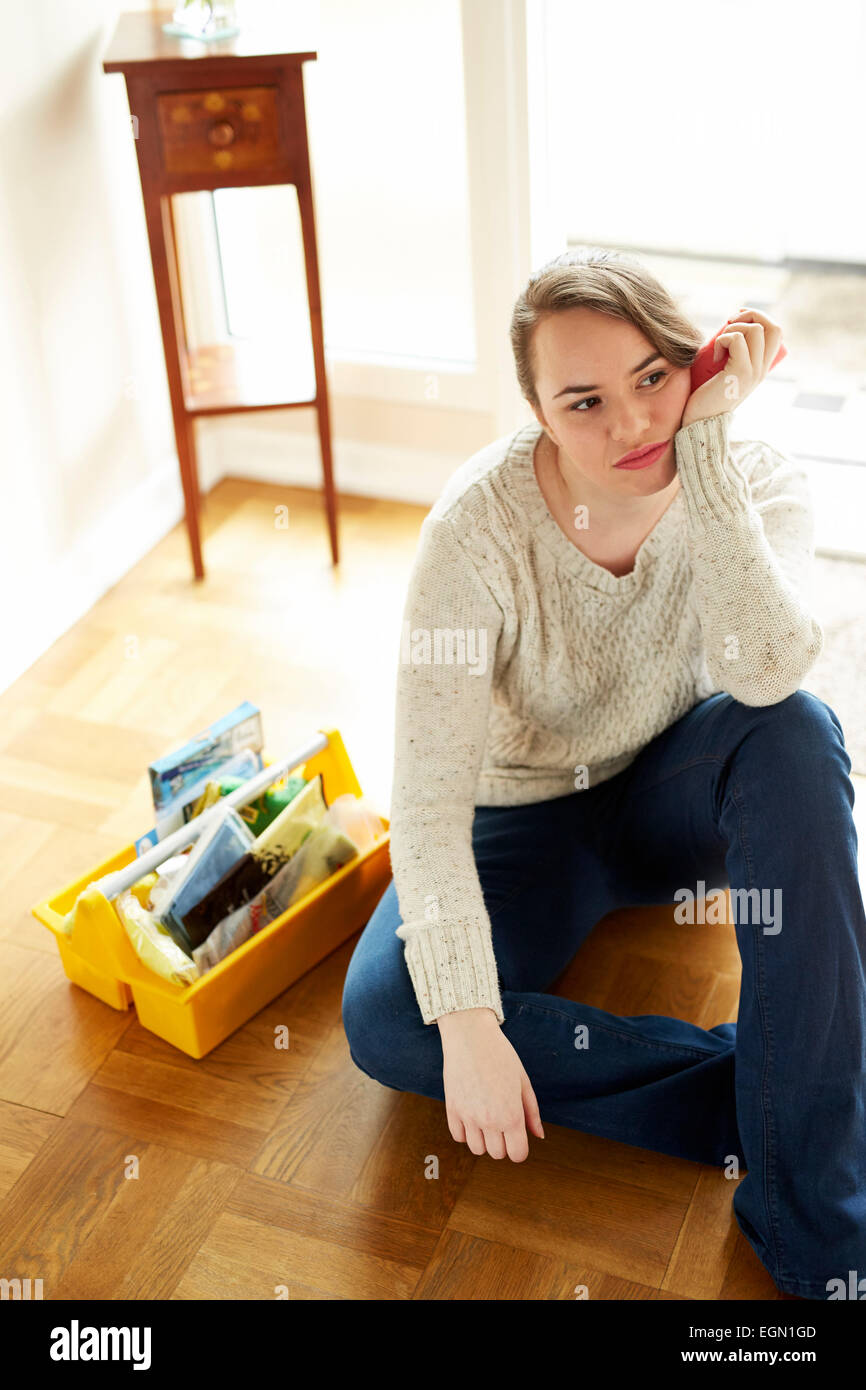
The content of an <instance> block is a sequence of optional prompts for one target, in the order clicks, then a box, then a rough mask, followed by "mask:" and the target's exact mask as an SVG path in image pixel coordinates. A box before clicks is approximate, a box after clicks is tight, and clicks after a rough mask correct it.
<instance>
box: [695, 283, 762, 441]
mask: <svg viewBox="0 0 866 1390" xmlns="http://www.w3.org/2000/svg"><path fill="white" fill-rule="evenodd" d="M728 323H729V324H730V328H728V329H726V330H725V332H724V333H720V334H719V336H718V337H717V338H716V342H715V346H714V349H713V358H714V360H715V361H716V362H717V361H718V360H719V358H720V357H721V355H722V353H723V351H724V349H725V348H727V349H728V352H729V354H730V355H729V357H728V360H727V361H726V363H725V365H724V367H723V368H722V370H721V371H718V372H716V375H715V376H713V377H710V379H709V381H705V382H704V384H703V386H699V387H698V389H697V391H693V392H692V394H691V395H690V396H689V398H688V400H687V401H686V408H685V410H684V412H683V419H682V424H681V426H680V428H681V429H685V427H686V426H687V425H691V424H694V422H695V420H708V419H709V418H710V416H712V415H721V414H722V413H723V412H724V411H726V410H735V409H736V407H737V406H738V405H739V403H740V401H743V400H745V399H746V397H747V396H750V395H751V393H752V392H753V391H754V389H755V387H756V386H759V385H760V383H761V382H762V381H763V380H764V377H765V376H766V375H767V373H768V372H769V370H770V364H771V362H772V361H773V360H774V358H775V356H776V353H777V352H778V351H779V345H780V343H781V341H782V330H781V328H780V326H779V324H778V323H776V322H775V320H774V319H770V318H767V315H766V314H759V313H758V311H757V309H740V310H739V312H738V313H737V315H736V317H735V318H734V319H729V320H728Z"/></svg>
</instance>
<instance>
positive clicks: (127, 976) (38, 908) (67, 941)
mask: <svg viewBox="0 0 866 1390" xmlns="http://www.w3.org/2000/svg"><path fill="white" fill-rule="evenodd" d="M317 732H318V733H319V734H321V735H323V736H324V737H325V738H326V739H327V745H326V746H325V747H323V748H322V749H321V750H320V751H319V752H317V753H316V754H315V755H314V756H313V757H311V758H309V759H308V760H307V761H305V762H299V763H296V764H294V765H293V767H294V770H296V771H297V772H300V773H301V774H302V775H303V776H304V777H305V778H306V779H307V780H308V781H309V780H310V779H312V778H313V777H315V776H316V774H317V773H321V774H322V789H323V792H324V796H325V800H326V802H327V804H328V805H330V804H331V803H332V802H333V801H334V800H335V799H336V798H337V797H338V796H341V795H342V794H343V793H344V792H351V793H352V794H353V795H355V796H360V795H361V787H360V785H359V783H358V779H357V777H356V776H355V772H354V769H353V767H352V764H351V762H350V761H349V757H348V754H347V753H346V749H345V747H344V745H343V740H342V738H341V737H340V734H339V731H338V730H337V729H320V730H318V731H317ZM264 761H265V765H266V766H267V763H268V760H267V759H265V760H264ZM382 821H383V823H384V825H385V827H386V833H385V834H384V835H380V836H379V838H378V839H377V840H376V841H375V843H374V844H372V845H369V846H368V847H367V848H366V849H365V850H364V851H363V852H361V853H359V854H358V855H357V856H356V857H355V858H354V859H351V860H350V861H349V862H348V863H347V864H344V865H343V866H342V868H340V869H338V870H337V871H336V872H335V873H333V874H331V875H330V877H329V878H327V879H325V881H324V882H323V883H320V884H319V885H318V886H317V887H316V888H314V889H312V890H311V892H310V893H308V894H307V895H305V896H304V897H303V898H302V899H301V900H300V901H299V902H296V903H295V904H294V906H293V907H290V908H289V909H288V911H287V912H284V913H283V914H282V916H281V917H277V918H276V919H275V920H274V921H273V922H271V923H270V924H269V925H268V926H266V927H263V928H262V930H261V931H259V932H257V933H256V934H255V935H254V936H252V937H250V938H249V940H247V941H245V942H244V943H243V945H241V946H238V947H237V949H236V950H234V951H231V952H230V953H229V955H227V956H226V957H225V958H224V959H223V960H221V961H220V962H219V964H218V965H216V966H214V967H213V968H212V969H211V970H209V971H208V972H207V974H205V975H203V976H202V977H201V978H200V979H198V980H196V981H194V982H193V983H192V984H190V985H176V984H172V983H170V982H169V981H168V980H164V979H162V978H161V977H160V976H159V975H156V974H154V972H153V971H151V970H149V969H148V968H147V966H145V965H143V964H142V963H141V961H140V960H139V959H138V956H137V955H136V954H135V952H134V951H133V949H132V946H131V945H130V942H129V939H128V937H127V935H126V932H125V930H124V928H123V924H122V922H121V921H120V918H119V917H118V915H117V912H116V910H115V908H114V905H113V903H112V902H111V901H109V899H108V898H106V897H105V896H104V894H103V893H102V892H100V891H99V890H98V889H97V888H95V887H90V885H93V884H94V883H95V880H98V879H100V878H102V877H103V876H104V875H106V874H109V873H112V872H114V871H115V870H117V869H122V868H124V867H125V866H126V865H128V864H130V863H131V861H132V860H134V859H135V858H136V853H135V844H134V843H133V844H130V845H126V846H125V847H124V848H123V849H122V850H119V851H118V853H117V854H116V855H114V856H113V857H112V858H111V859H106V860H105V861H104V862H103V863H102V864H98V865H97V866H96V868H95V869H92V870H91V871H90V872H89V873H87V874H85V875H83V877H81V878H79V879H77V880H76V882H75V883H70V884H69V886H68V887H66V888H64V889H62V890H61V891H60V892H59V893H57V894H55V895H54V896H53V897H51V898H45V899H44V900H43V901H42V902H39V903H36V905H35V906H34V907H33V908H32V912H33V915H34V917H36V918H38V920H39V921H40V922H42V923H43V924H44V925H45V926H46V927H48V929H49V931H52V932H53V933H54V935H55V937H56V940H57V945H58V948H59V950H60V958H61V960H62V962H63V968H64V970H65V971H66V974H67V976H68V977H69V979H70V980H72V981H73V983H75V984H77V985H80V986H81V988H82V989H86V990H87V991H88V992H89V993H90V994H95V995H96V997H97V999H101V1000H102V1001H103V1002H104V1003H106V1004H110V1005H111V1006H112V1008H114V1009H128V1008H129V1006H130V1004H134V1005H135V1009H136V1013H137V1014H138V1021H139V1023H141V1024H142V1026H143V1027H144V1028H147V1029H149V1030H150V1032H152V1033H156V1034H157V1035H158V1036H159V1037H161V1038H164V1039H165V1040H166V1042H170V1043H171V1044H172V1045H173V1046H174V1047H177V1048H180V1050H181V1052H186V1053H187V1054H188V1056H190V1057H204V1056H205V1055H206V1053H208V1052H210V1051H211V1050H212V1049H213V1048H214V1047H216V1046H217V1045H218V1044H219V1043H221V1042H222V1041H223V1040H224V1039H225V1038H227V1037H228V1036H229V1034H230V1033H233V1032H234V1031H235V1029H236V1028H240V1027H241V1025H242V1024H244V1023H246V1022H247V1020H248V1019H250V1018H252V1016H253V1015H254V1014H256V1013H258V1011H259V1010H260V1009H262V1008H264V1006H265V1005H266V1004H269V1003H270V1002H271V1000H272V999H275V998H276V997H277V995H278V994H281V993H282V992H283V990H285V989H288V987H289V985H291V984H294V982H295V980H297V979H299V978H300V976H301V975H304V974H306V972H307V971H308V970H310V969H312V967H313V966H314V965H317V964H318V962H319V961H320V960H323V959H324V957H325V956H327V955H329V954H330V952H331V951H333V950H335V949H336V948H337V947H338V946H340V945H342V943H343V942H344V941H345V940H347V938H348V937H350V936H351V935H352V933H353V932H355V931H357V930H358V929H359V928H360V927H363V926H364V925H365V924H366V923H367V921H368V920H369V918H370V917H371V916H372V914H373V910H374V908H375V907H376V904H377V903H378V901H379V899H380V898H381V896H382V894H383V893H384V891H385V889H386V887H387V886H388V882H389V880H390V877H391V861H390V852H389V845H390V822H389V821H388V820H387V818H386V817H385V816H382ZM76 904H77V906H76ZM73 908H75V919H74V930H73V932H72V935H71V936H67V934H66V932H65V931H64V929H63V923H64V920H65V918H66V916H67V914H68V913H69V912H70V911H71V910H72V909H73Z"/></svg>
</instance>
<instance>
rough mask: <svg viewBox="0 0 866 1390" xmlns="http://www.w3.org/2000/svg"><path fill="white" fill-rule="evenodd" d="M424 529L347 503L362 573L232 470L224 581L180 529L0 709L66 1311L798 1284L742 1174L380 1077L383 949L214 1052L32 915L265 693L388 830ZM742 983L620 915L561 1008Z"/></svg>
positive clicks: (42, 1269)
mask: <svg viewBox="0 0 866 1390" xmlns="http://www.w3.org/2000/svg"><path fill="white" fill-rule="evenodd" d="M286 505H287V506H288V508H289V524H288V526H287V527H284V526H282V525H281V524H280V522H279V517H280V512H279V509H280V508H281V507H284V506H286ZM423 515H424V509H423V508H419V507H412V506H407V505H403V504H400V503H390V502H381V501H374V500H370V499H366V498H360V497H343V499H342V522H341V542H342V548H343V554H344V559H343V562H342V565H341V568H340V573H339V575H335V574H334V573H333V571H332V570H331V567H330V563H329V559H328V552H327V543H326V537H325V527H324V521H323V518H322V513H321V504H320V501H319V498H318V495H317V494H315V493H311V492H307V491H305V490H303V489H294V488H282V487H275V486H271V485H267V484H256V483H250V482H248V481H242V482H241V481H237V480H231V479H229V480H225V481H224V482H223V483H222V484H220V486H219V487H218V488H217V489H215V490H214V492H213V493H211V494H210V496H209V497H208V498H207V499H206V506H205V517H204V525H205V536H206V547H205V558H206V564H207V567H208V575H207V578H206V580H205V582H204V583H203V584H201V585H195V584H194V583H193V581H192V579H191V569H190V565H189V560H188V553H187V546H186V538H185V532H184V530H183V528H182V527H177V528H176V529H175V530H174V531H173V532H172V533H171V534H170V535H169V536H168V537H166V539H165V540H164V541H163V542H162V543H161V544H160V545H159V546H158V547H157V548H156V549H155V550H154V551H152V552H151V553H150V554H149V555H148V556H147V557H146V558H145V559H144V560H142V561H141V562H140V563H139V564H137V565H136V566H135V567H134V569H133V570H132V571H131V572H130V573H129V574H128V575H127V576H126V577H125V578H124V579H123V580H122V581H121V582H120V583H119V584H117V585H116V586H115V587H114V588H113V589H112V590H111V591H110V592H109V593H108V594H106V595H105V596H104V597H103V598H102V599H101V600H100V601H99V602H98V603H97V604H96V605H95V606H94V608H93V609H92V610H91V611H90V612H89V613H88V614H87V615H86V616H85V617H84V618H82V619H81V621H80V622H78V623H77V624H76V625H75V627H74V628H73V629H72V630H71V631H69V632H68V633H67V634H65V635H64V636H63V637H62V638H61V639H60V640H59V641H57V642H56V643H55V644H54V645H53V646H52V647H51V649H50V650H49V651H48V652H46V653H45V655H44V656H43V657H42V658H41V659H40V660H39V661H37V662H36V664H35V665H34V666H33V667H31V669H30V670H29V671H28V672H27V673H26V674H25V675H24V676H22V677H21V679H19V680H18V681H17V682H16V683H15V685H14V686H13V687H12V688H11V689H10V690H8V691H7V692H5V694H3V695H2V696H0V716H2V717H0V795H2V805H3V808H4V809H3V810H2V811H0V837H2V864H0V885H2V898H3V907H4V911H3V914H2V923H0V1006H2V1012H0V1275H2V1276H3V1277H5V1278H8V1279H11V1278H15V1277H18V1278H22V1279H23V1278H28V1277H29V1278H33V1279H35V1278H41V1279H42V1280H43V1297H44V1298H46V1299H62V1298H71V1299H103V1298H107V1299H118V1300H133V1299H161V1300H163V1299H176V1300H187V1299H199V1298H205V1299H213V1300H246V1299H272V1298H274V1297H275V1296H277V1294H276V1291H277V1290H278V1289H283V1288H284V1289H285V1290H287V1291H288V1296H289V1297H290V1298H293V1299H311V1300H320V1299H389V1300H391V1299H396V1300H401V1299H461V1298H467V1299H484V1300H503V1299H510V1300H530V1299H531V1300H536V1299H540V1300H547V1299H571V1298H574V1297H575V1296H576V1294H575V1290H576V1289H577V1288H578V1287H579V1286H585V1287H586V1289H587V1291H588V1294H589V1297H591V1298H595V1299H610V1300H621V1299H696V1300H715V1299H739V1298H749V1299H767V1300H775V1299H783V1298H785V1297H786V1295H782V1294H780V1293H779V1292H778V1290H776V1288H775V1286H774V1284H773V1282H772V1280H771V1279H770V1277H769V1275H768V1274H767V1272H766V1271H765V1270H764V1269H763V1267H762V1266H761V1264H760V1262H759V1261H758V1259H757V1257H756V1256H755V1255H754V1253H753V1252H752V1250H751V1248H750V1246H749V1245H748V1243H747V1242H746V1241H745V1239H744V1238H743V1236H742V1235H741V1234H740V1232H739V1229H738V1227H737V1225H736V1222H735V1219H734V1217H733V1214H732V1210H731V1198H732V1193H733V1188H734V1185H735V1184H734V1182H732V1181H731V1180H728V1179H726V1178H725V1177H724V1175H723V1174H722V1172H721V1171H716V1170H714V1169H712V1168H709V1167H703V1166H701V1165H699V1164H695V1163H689V1162H686V1161H677V1160H674V1159H670V1158H667V1157H665V1156H663V1155H659V1154H655V1153H652V1152H648V1151H645V1150H642V1149H639V1148H635V1147H632V1146H629V1145H625V1144H618V1143H615V1142H612V1141H608V1140H605V1139H601V1138H596V1137H594V1136H591V1135H586V1134H581V1133H577V1132H574V1131H571V1130H568V1129H564V1128H560V1127H557V1126H555V1125H551V1124H548V1125H546V1127H545V1128H546V1135H547V1137H546V1139H545V1140H544V1141H540V1140H536V1139H531V1140H530V1155H529V1158H528V1159H527V1161H526V1162H525V1163H523V1164H515V1163H511V1162H510V1161H508V1160H504V1161H501V1162H497V1161H495V1160H493V1159H491V1158H489V1157H488V1156H486V1155H485V1156H482V1157H476V1156H475V1155H473V1154H472V1153H470V1152H469V1150H468V1149H467V1148H466V1147H465V1146H464V1145H458V1144H456V1143H455V1142H454V1141H453V1140H452V1138H451V1136H450V1133H449V1131H448V1127H447V1124H446V1118H445V1108H444V1105H442V1104H440V1103H438V1102H436V1101H432V1100H428V1099H426V1098H424V1097H420V1096H416V1095H412V1094H408V1093H405V1094H404V1093H399V1092H395V1091H393V1090H390V1089H388V1088H386V1087H384V1086H381V1085H379V1084H378V1083H377V1082H375V1081H373V1080H371V1079H370V1078H368V1077H367V1076H366V1075H364V1074H363V1073H361V1072H360V1071H359V1070H358V1069H357V1068H356V1067H355V1066H354V1064H353V1063H352V1061H351V1058H350V1056H349V1050H348V1045H347V1042H346V1038H345V1034H344V1032H343V1028H342V1023H341V1018H340V1002H341V992H342V985H343V979H344V976H345V971H346V967H347V965H348V962H349V959H350V956H351V953H352V950H353V948H354V945H355V942H356V940H357V935H356V936H354V937H352V938H351V939H350V940H349V941H347V942H346V943H345V944H344V945H343V947H341V948H340V949H339V950H338V951H336V952H335V953H333V954H332V955H331V956H329V957H327V958H326V959H325V960H324V961H322V962H321V964H320V965H319V966H318V967H317V968H316V969H315V970H313V971H311V972H310V973H309V974H308V975H306V976H305V977H304V978H302V979H301V980H299V981H298V982H297V983H296V984H295V985H294V986H293V987H292V988H291V989H289V990H288V991H287V992H286V993H285V994H283V995H282V996H280V997H279V998H278V999H276V1000H275V1001H274V1002H273V1003H272V1004H271V1005H270V1006H269V1007H268V1008H266V1009H265V1010H263V1011H262V1012H261V1013H260V1014H258V1015H257V1016H256V1017H255V1018H253V1019H251V1020H250V1022H249V1023H248V1024H247V1025H246V1026H245V1027H244V1028H242V1029H241V1030H240V1031H238V1032H237V1033H235V1034H234V1035H233V1036H232V1037H230V1038H229V1039H228V1040H227V1041H226V1042H225V1043H223V1044H222V1046H220V1047H219V1048H217V1049H216V1050H215V1051H214V1052H212V1053H211V1054H210V1055H209V1056H207V1057H206V1058H203V1059H202V1060H200V1061H194V1060H193V1059H191V1058H189V1057H187V1056H186V1055H185V1054H183V1053H181V1052H179V1051H177V1050H176V1049H174V1048H173V1047H171V1046H170V1045H169V1044H168V1043H165V1042H163V1041H162V1040H161V1039H159V1038H157V1037H155V1036H154V1035H153V1034H152V1033H150V1032H148V1031H147V1030H146V1029H144V1028H143V1027H141V1026H140V1025H139V1023H138V1022H137V1019H136V1017H135V1013H134V1010H132V1009H131V1010H130V1011H129V1012H128V1013H121V1012H116V1011H115V1010H113V1009H111V1008H109V1007H108V1006H107V1005H105V1004H103V1003H101V1002H100V1001H98V1000H97V999H95V998H93V997H92V996H90V995H89V994H87V993H85V992H83V991H82V990H80V989H78V988H77V987H75V986H73V985H71V984H70V983H69V982H68V981H67V979H66V977H65V975H64V973H63V970H62V967H61V964H60V960H59V956H58V952H57V948H56V945H55V942H54V940H53V937H52V936H51V934H50V933H49V932H48V931H47V930H46V929H45V928H44V927H43V926H42V925H41V924H39V923H38V922H37V921H36V920H35V919H34V918H33V917H32V916H31V915H30V908H31V906H32V904H33V903H34V902H36V901H37V900H38V899H40V898H42V897H44V896H47V895H48V894H50V893H52V892H54V891H56V890H57V889H58V888H60V887H62V886H63V885H64V884H66V883H67V882H69V881H71V880H72V879H74V878H76V877H78V876H79V875H80V874H81V873H83V872H85V871H86V870H87V869H88V868H89V867H90V866H92V865H95V864H97V863H98V862H100V860H102V859H103V858H104V857H106V856H107V855H108V854H109V853H111V852H113V851H115V850H116V849H117V848H119V847H120V846H121V845H123V844H125V843H127V842H128V841H129V840H131V839H133V838H134V837H135V836H136V835H138V834H140V833H142V832H143V831H144V830H146V829H147V828H148V827H149V826H150V825H151V824H152V808H151V805H150V795H149V790H148V785H147V777H146V771H145V770H146V767H147V764H148V763H149V762H150V761H151V759H152V758H153V757H155V756H157V755H158V754H160V753H162V752H164V751H166V749H167V748H169V747H171V746H173V745H175V744H176V743H177V742H178V741H179V740H180V739H181V738H182V737H186V736H189V735H191V734H193V733H195V732H196V731H197V730H198V729H200V728H202V727H204V726H205V725H206V724H208V723H210V722H211V721H212V720H213V719H215V718H217V717H219V716H220V715H221V714H223V713H224V712H225V711H226V710H228V709H230V708H231V707H233V706H234V705H235V704H237V703H238V702H239V701H241V700H243V699H250V700H253V701H254V702H255V703H256V704H258V705H259V706H260V707H261V709H262V711H263V719H264V728H265V736H266V748H267V751H268V752H269V753H272V754H276V753H282V752H288V751H290V749H291V748H293V747H295V746H298V747H300V746H301V745H302V744H303V742H304V741H305V740H306V739H307V738H308V737H309V736H310V734H311V733H312V732H313V731H314V730H315V729H316V728H318V727H321V726H324V725H326V724H333V725H336V726H337V727H338V728H339V729H340V730H341V732H342V734H343V737H344V739H345V742H346V746H347V748H348V750H349V754H350V757H352V759H353V762H354V764H355V767H356V771H357V772H358V775H359V778H360V781H361V785H362V786H363V788H364V790H365V792H367V793H368V794H369V795H370V796H372V797H373V798H374V799H375V800H376V802H377V804H378V805H379V806H380V808H381V809H382V810H383V811H384V812H385V813H386V814H387V811H388V797H389V795H390V776H391V753H392V737H393V680H394V675H395V671H396V661H397V656H398V638H399V629H400V617H401V613H402V607H403V601H404V596H405V584H406V580H407V578H408V573H409V568H410V565H411V561H412V556H413V554H414V550H415V546H416V543H417V536H418V528H419V526H420V523H421V520H422V518H423ZM861 804H862V798H861ZM858 809H859V808H858ZM861 839H862V836H861ZM739 974H740V967H739V957H738V953H737V949H736V943H735V938H734V929H733V927H732V926H731V927H717V928H714V929H713V930H712V931H707V932H702V933H700V934H695V933H694V931H693V930H691V931H690V929H689V928H688V927H682V926H677V925H676V924H675V923H674V922H673V920H672V909H668V908H648V909H645V910H642V911H640V912H634V913H618V914H611V916H610V917H609V918H608V919H606V921H605V923H604V927H603V930H597V931H595V932H594V933H593V934H592V936H591V937H590V938H589V940H588V941H587V942H586V944H585V946H584V947H583V948H582V950H581V951H580V953H579V954H578V956H577V957H575V960H574V962H573V963H572V966H571V967H570V969H569V971H568V972H567V973H566V975H564V976H563V977H562V979H561V980H560V981H559V983H558V985H557V991H558V992H559V993H561V994H563V995H569V994H572V997H580V998H583V999H585V1000H586V1001H587V1002H588V1003H591V1004H594V1005H597V1006H599V1007H601V1008H610V1009H613V1010H614V1011H615V1012H619V1013H622V1014H633V1013H649V1012H658V1013H671V1014H679V1015H680V1016H681V1017H684V1018H688V1019H691V1020H692V1021H694V1022H696V1023H699V1024H701V1025H703V1026H705V1027H711V1026H713V1025H714V1024H716V1023H719V1022H722V1021H724V1020H728V1019H733V1018H735V1017H736V1006H737V997H738V988H739ZM578 991H579V995H578V993H577V992H578ZM278 1024H288V1025H289V1026H290V1036H291V1046H290V1048H289V1049H288V1050H286V1051H281V1050H280V1051H278V1050H276V1049H275V1048H274V1045H273V1039H274V1028H275V1027H276V1026H277V1025H278ZM431 1156H434V1157H435V1158H436V1159H437V1160H438V1177H437V1178H433V1179H431V1178H430V1177H428V1176H426V1174H427V1173H428V1172H429V1171H430V1166H431V1165H430V1158H431ZM136 1171H137V1176H136V1175H135V1173H136Z"/></svg>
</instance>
